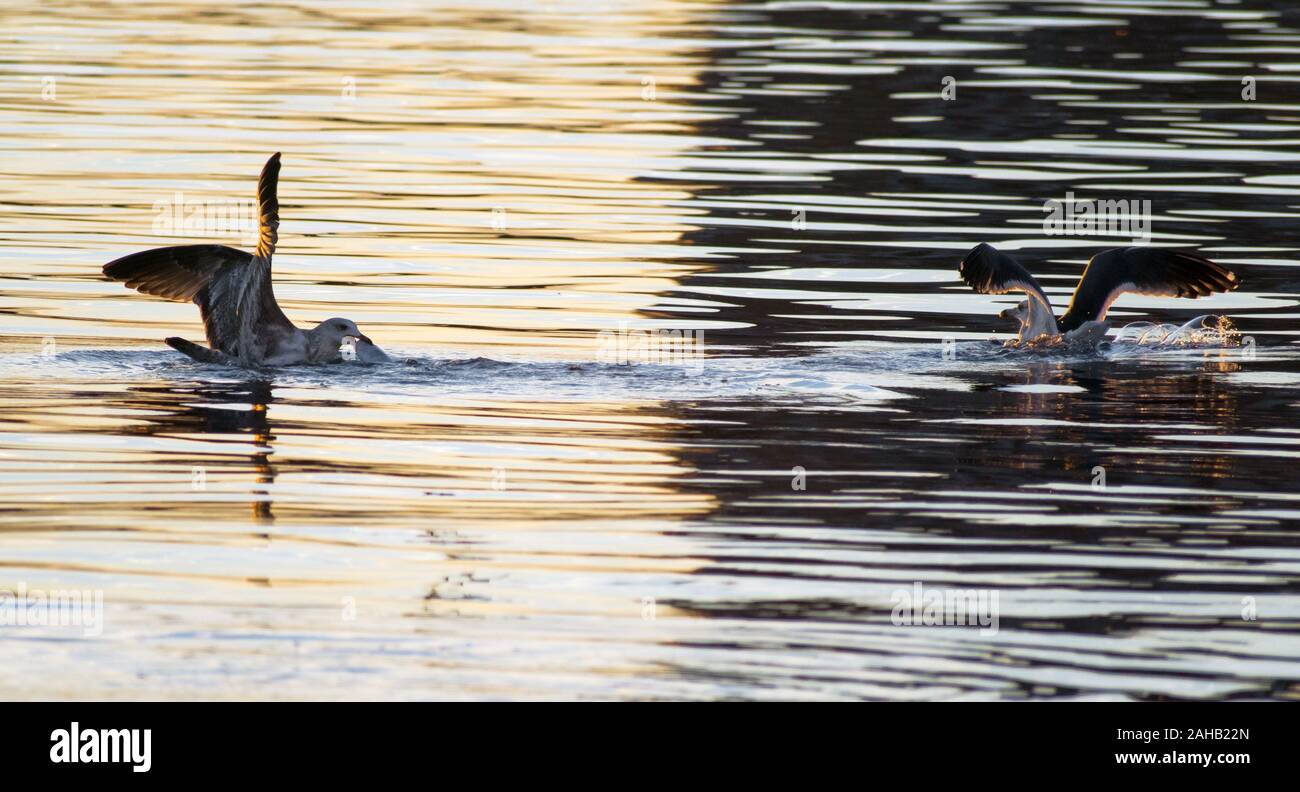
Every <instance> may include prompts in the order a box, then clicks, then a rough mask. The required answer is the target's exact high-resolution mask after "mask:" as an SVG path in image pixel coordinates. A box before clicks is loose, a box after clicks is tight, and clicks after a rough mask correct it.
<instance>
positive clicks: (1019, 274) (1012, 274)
mask: <svg viewBox="0 0 1300 792" xmlns="http://www.w3.org/2000/svg"><path fill="white" fill-rule="evenodd" d="M957 271H958V272H959V273H961V279H962V280H964V281H966V285H967V286H970V287H971V288H972V289H974V290H975V291H977V292H979V293H980V294H1007V293H1009V292H1013V291H1022V292H1024V293H1025V294H1028V295H1029V296H1030V298H1032V299H1035V300H1039V301H1040V302H1042V304H1043V307H1044V308H1046V309H1047V311H1048V313H1051V310H1052V303H1051V301H1050V300H1048V299H1047V294H1046V293H1045V292H1044V291H1043V287H1042V286H1039V285H1038V281H1037V280H1035V279H1034V276H1033V275H1031V274H1030V272H1029V270H1027V269H1025V268H1024V267H1022V266H1020V262H1018V261H1016V260H1015V259H1013V258H1011V257H1010V256H1008V255H1007V254H1006V253H1003V252H1001V251H1000V250H998V249H997V248H995V247H993V246H992V245H990V244H988V243H986V242H981V243H980V244H978V245H976V246H975V247H974V248H973V249H972V250H971V252H969V253H967V254H966V258H964V259H962V260H961V264H960V265H958V267H957Z"/></svg>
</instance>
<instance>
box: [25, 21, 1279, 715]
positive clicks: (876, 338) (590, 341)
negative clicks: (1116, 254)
mask: <svg viewBox="0 0 1300 792" xmlns="http://www.w3.org/2000/svg"><path fill="white" fill-rule="evenodd" d="M384 5H385V6H386V7H385V8H383V9H378V8H375V7H373V6H372V4H367V3H359V2H355V0H351V1H345V2H313V3H310V4H306V3H296V2H286V3H277V4H275V5H273V6H270V7H265V6H263V5H262V4H256V3H230V4H225V5H223V6H221V8H220V9H218V10H206V11H202V12H200V11H199V10H197V9H196V8H191V7H189V6H188V5H187V4H184V3H180V4H176V3H165V4H155V3H133V4H126V5H123V4H118V3H107V2H85V3H68V4H57V5H54V6H50V5H48V4H43V3H22V2H20V3H18V4H17V6H14V4H10V5H9V6H7V7H6V9H5V10H4V11H3V12H0V16H3V19H4V25H3V33H2V34H0V36H2V37H3V39H4V41H5V45H4V48H3V51H2V53H0V250H2V251H3V254H2V255H3V261H4V267H3V270H2V271H0V272H2V274H0V281H2V283H0V589H7V590H9V591H16V590H18V589H20V588H22V589H24V590H29V591H31V590H40V591H46V592H54V591H59V590H78V591H80V590H86V591H92V592H101V593H102V597H103V623H102V625H100V627H101V629H96V630H91V629H89V628H86V627H85V626H84V625H83V626H81V627H78V626H75V625H63V626H57V625H44V626H42V625H30V624H29V625H26V626H5V627H0V662H2V663H3V665H4V667H5V668H6V669H7V672H6V674H5V675H4V676H3V678H0V696H3V697H4V698H65V697H74V698H398V699H423V698H512V699H513V698H566V699H567V698H593V699H644V698H686V699H721V698H739V699H804V698H808V699H943V700H952V699H1027V698H1033V699H1047V698H1063V699H1243V698H1246V699H1252V698H1270V699H1296V698H1300V486H1297V485H1298V484H1300V473H1297V471H1296V468H1295V467H1293V466H1294V465H1296V464H1297V458H1298V457H1300V424H1298V423H1297V421H1296V415H1297V408H1298V407H1300V391H1298V388H1300V355H1298V354H1297V351H1298V348H1297V345H1296V342H1297V338H1296V335H1297V331H1298V330H1300V323H1298V322H1297V319H1298V318H1300V311H1298V310H1297V297H1296V295H1297V294H1300V223H1298V222H1297V218H1300V85H1298V84H1297V82H1298V81H1300V30H1298V29H1297V28H1298V26H1300V14H1298V13H1297V12H1296V11H1295V9H1294V8H1293V7H1292V6H1290V4H1286V3H1282V2H1276V3H1265V2H1254V1H1253V0H1246V1H1245V2H1239V3H1228V2H1211V1H1210V0H1157V1H1155V2H1143V3H1125V2H1120V1H1119V0H1116V1H1115V2H1098V3H1074V2H1067V3H1058V2H1043V3H1037V2H999V1H991V2H983V1H982V0H980V1H977V0H970V1H969V2H967V1H965V0H956V1H954V2H941V1H939V0H932V1H929V2H925V1H918V2H888V3H886V2H855V1H854V0H847V1H845V2H800V1H798V0H794V1H789V2H783V1H777V2H740V3H721V2H675V1H673V0H664V1H661V2H657V1H656V0H646V1H645V2H634V1H633V0H621V1H620V0H616V1H613V2H602V1H601V0H596V1H595V2H593V1H592V0H584V1H583V2H576V1H572V2H570V1H565V0H561V1H560V2H541V3H538V2H525V1H524V0H486V1H485V2H468V0H462V1H461V2H447V3H434V4H432V6H431V7H430V6H429V5H427V4H425V3H416V2H409V3H408V2H400V1H399V2H396V3H386V4H384ZM949 77H951V78H953V79H952V80H951V81H946V80H945V78H949ZM1243 78H1250V79H1249V80H1246V81H1245V83H1244V84H1243ZM945 85H947V86H948V89H949V95H950V96H951V98H950V99H944V98H943V96H942V94H941V92H942V91H944V89H945ZM1250 90H1253V91H1254V92H1255V94H1254V98H1253V99H1249V98H1243V92H1248V91H1250ZM275 151H281V152H283V163H284V164H283V171H282V174H281V182H280V201H281V218H282V224H281V227H280V245H279V248H278V250H277V254H276V258H275V263H274V267H275V278H276V291H277V294H278V296H279V299H280V302H281V304H282V305H283V306H284V308H285V311H286V313H287V314H288V315H289V316H290V317H291V318H292V319H294V320H295V321H298V322H299V323H300V324H308V323H314V322H316V321H319V320H321V319H324V318H326V317H330V316H344V317H348V318H351V319H354V320H355V321H356V322H357V324H358V325H359V326H360V327H361V328H362V330H363V331H365V332H366V333H367V334H369V335H370V336H371V337H372V338H374V339H375V341H376V342H377V343H379V344H380V345H382V346H383V347H384V348H385V349H387V350H388V351H389V352H390V354H392V355H393V356H394V357H396V358H398V359H399V360H398V362H396V363H393V364H389V365H379V366H365V365H360V364H357V363H344V364H339V365H335V366H326V367H319V368H297V369H283V370H277V371H264V372H255V373H248V372H240V371H236V370H232V369H226V368H222V367H217V366H204V365H199V364H196V363H192V362H190V361H188V360H187V359H184V358H182V357H181V356H180V355H179V354H177V353H175V352H173V351H172V350H170V349H168V348H166V347H165V346H164V345H163V344H162V339H163V338H164V337H166V336H170V335H182V336H185V337H187V338H191V339H194V340H201V339H202V330H201V327H200V325H199V321H198V311H197V310H196V309H195V307H194V306H193V305H189V304H179V303H167V302H163V301H160V300H157V299H154V298H149V297H145V296H143V295H140V294H138V293H135V292H133V291H131V290H128V289H124V288H123V287H122V285H121V284H118V283H112V282H109V281H107V280H106V279H104V278H103V277H102V276H101V274H100V267H101V266H102V265H103V264H104V263H105V262H107V261H109V260H111V259H114V258H117V257H119V256H121V255H124V254H126V253H129V252H132V251H135V250H140V249H144V248H149V247H158V246H161V245H166V244H180V243H183V242H186V241H209V242H218V243H222V244H231V245H237V246H244V247H246V248H247V247H249V245H247V244H246V243H247V240H246V239H241V238H239V236H238V235H232V234H227V235H225V236H222V235H220V234H217V235H212V234H200V235H197V236H196V235H194V234H186V233H184V229H183V228H182V229H179V230H177V229H173V231H176V235H175V236H165V233H166V231H167V229H166V228H163V229H162V230H161V233H160V228H159V226H158V220H159V218H160V217H166V216H168V215H167V212H170V211H172V209H169V208H168V207H172V208H175V207H177V206H186V205H188V204H190V203H193V202H199V203H201V204H203V205H209V204H211V205H216V204H220V203H221V202H230V201H235V200H244V201H247V200H249V199H251V198H252V197H253V188H254V184H255V180H256V176H257V173H258V171H259V169H260V168H261V166H262V163H263V162H264V161H265V159H266V157H267V156H269V155H270V154H271V153H273V152H275ZM1069 192H1073V193H1074V194H1075V195H1076V196H1077V197H1079V198H1097V199H1116V200H1119V199H1123V200H1150V201H1151V207H1152V208H1151V213H1152V224H1151V242H1152V244H1161V245H1179V246H1185V247H1186V248H1188V249H1194V250H1198V251H1200V252H1201V253H1202V254H1203V255H1206V256H1209V257H1211V258H1213V259H1215V260H1216V261H1219V262H1221V263H1223V264H1225V265H1227V266H1230V267H1232V268H1233V269H1235V270H1236V271H1237V272H1238V273H1239V274H1240V275H1241V277H1242V279H1243V282H1244V283H1243V286H1242V288H1241V289H1239V290H1238V291H1235V292H1232V293H1230V294H1227V295H1217V296H1214V297H1212V298H1209V299H1207V300H1201V301H1197V302H1191V301H1187V300H1175V299H1165V298H1151V297H1142V296H1137V295H1126V296H1124V297H1122V298H1120V300H1119V302H1118V303H1117V304H1116V305H1115V307H1114V309H1113V310H1112V312H1111V319H1112V323H1113V324H1114V326H1115V327H1116V328H1119V327H1121V326H1124V325H1127V324H1130V323H1138V322H1157V323H1175V324H1180V323H1182V322H1185V321H1187V320H1190V319H1192V318H1193V317H1195V316H1198V315H1200V314H1212V315H1226V316H1229V317H1231V320H1232V322H1233V323H1234V324H1235V327H1236V329H1237V331H1239V335H1237V334H1229V335H1228V336H1226V337H1225V338H1223V339H1211V340H1209V341H1205V342H1203V343H1195V344H1187V345H1180V346H1172V345H1157V344H1153V343H1149V342H1148V343H1140V344H1139V343H1119V342H1117V343H1114V344H1113V345H1109V346H1108V348H1103V349H1101V350H1097V351H1086V350H1085V351H1047V352H1040V351H1024V350H1018V351H1008V350H1004V349H1002V348H1001V347H1000V346H999V345H998V344H997V343H994V342H993V341H991V340H990V339H996V340H997V341H1001V340H1004V339H1006V338H1009V337H1010V335H1009V331H1010V330H1011V329H1012V328H1010V327H1009V326H1008V325H1007V323H1006V322H1005V321H1004V320H1000V319H998V317H997V313H998V311H1000V310H1001V309H1003V308H1006V307H1008V306H1009V305H1011V304H1013V303H1014V302H1016V300H1017V299H1018V298H1016V297H1011V296H1006V297H994V296H984V295H979V294H975V293H974V292H972V291H971V290H970V289H969V288H967V287H966V286H965V285H964V284H963V283H962V282H961V281H960V279H959V278H958V275H957V262H958V261H959V260H960V259H961V257H962V255H963V254H964V252H965V251H966V250H968V249H969V248H970V247H972V246H973V245H974V244H976V243H977V242H980V241H987V242H990V243H992V244H994V245H996V246H998V247H999V248H1001V249H1004V250H1008V251H1011V252H1013V253H1015V254H1016V255H1018V256H1019V257H1020V258H1021V259H1022V260H1024V261H1025V262H1026V263H1027V264H1028V265H1029V266H1030V268H1031V269H1033V270H1034V272H1035V273H1036V274H1038V276H1039V277H1040V279H1041V280H1042V282H1043V284H1044V286H1045V288H1046V290H1047V291H1048V293H1049V294H1050V295H1051V297H1052V299H1053V301H1054V302H1056V304H1057V306H1058V309H1061V308H1063V307H1064V305H1065V304H1066V302H1068V299H1069V294H1070V291H1071V290H1072V288H1073V284H1074V283H1075V281H1076V280H1077V278H1078V276H1079V273H1080V272H1081V271H1082V268H1083V265H1084V263H1085V262H1086V260H1087V259H1088V257H1089V256H1091V255H1092V254H1094V253H1096V252H1098V251H1099V250H1101V249H1104V248H1106V247H1114V246H1117V245H1122V244H1128V243H1129V241H1128V240H1126V239H1124V238H1122V237H1114V238H1106V237H1095V236H1094V237H1088V238H1079V237H1061V236H1049V235H1047V234H1045V233H1044V231H1043V228H1042V221H1043V217H1044V212H1043V205H1044V201H1046V200H1048V199H1058V200H1060V199H1063V198H1064V197H1065V196H1066V194H1067V193H1069ZM178 193H179V194H180V196H178ZM673 329H675V330H679V331H683V333H684V335H685V337H686V338H688V339H691V340H692V341H694V342H696V343H692V344H690V345H689V346H686V347H684V348H683V353H682V354H680V355H675V356H673V357H672V359H669V360H660V361H652V362H650V363H645V362H642V361H641V360H639V359H637V360H634V362H633V363H632V364H630V365H619V364H618V362H617V360H615V361H613V362H611V360H610V356H609V352H610V349H611V344H612V345H613V348H618V347H619V345H626V344H635V343H636V342H637V339H643V338H644V336H642V335H640V331H642V330H673ZM634 357H635V355H634ZM918 584H920V585H921V586H923V587H924V589H927V590H929V591H932V592H933V591H939V592H944V591H952V590H963V591H965V590H971V591H977V592H980V593H981V594H983V595H988V596H990V597H991V596H996V614H997V616H998V620H997V629H996V630H990V629H979V628H978V627H972V626H932V625H925V624H917V623H911V624H897V623H896V622H897V621H899V619H897V618H896V615H897V614H895V613H894V611H895V606H896V605H898V603H899V602H900V601H901V600H900V599H899V598H900V592H901V594H903V595H910V594H912V593H913V592H915V591H916V590H917V589H916V586H917V585H918ZM38 610H39V609H38Z"/></svg>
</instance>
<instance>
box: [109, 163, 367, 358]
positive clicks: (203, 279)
mask: <svg viewBox="0 0 1300 792" xmlns="http://www.w3.org/2000/svg"><path fill="white" fill-rule="evenodd" d="M279 176H280V154H279V153H278V152H277V153H275V154H273V155H272V156H271V158H270V159H269V160H267V161H266V166H265V167H263V168H262V175H261V176H260V177H259V178H258V180H257V214H258V218H257V226H258V227H257V250H256V251H255V252H254V253H248V252H246V251H243V250H238V249H236V248H232V247H226V246H225V245H178V246H175V247H164V248H155V249H153V250H145V251H141V252H139V253H132V254H131V255H129V256H124V257H122V258H120V259H118V260H116V261H113V262H110V263H108V264H105V265H104V274H105V275H107V276H108V277H110V278H112V279H113V280H119V281H123V282H124V283H125V284H126V286H127V287H128V288H132V289H137V290H139V291H140V292H142V293H143V294H149V295H152V296H154V297H162V298H165V299H168V300H178V301H181V302H189V301H193V302H194V303H195V304H196V305H198V306H199V313H200V315H201V316H202V317H203V329H204V331H205V332H206V334H207V337H208V345H209V346H208V347H203V346H200V345H198V344H195V343H194V342H192V341H187V340H185V339H183V338H168V339H167V344H168V346H170V347H172V348H173V349H175V350H177V351H179V352H184V353H185V354H186V355H189V356H190V357H192V358H194V359H195V360H198V361H202V362H204V363H226V364H229V365H236V366H244V367H247V368H252V367H258V366H293V365H298V364H302V363H330V362H334V361H336V360H339V359H341V355H340V353H339V348H340V347H341V346H342V344H343V342H344V341H345V340H346V339H348V338H352V339H355V342H356V344H357V345H358V346H360V345H362V344H364V345H365V347H366V348H367V350H368V352H369V355H368V357H369V358H370V359H373V360H382V359H386V357H387V356H385V355H384V354H383V351H382V350H380V349H379V348H378V347H377V346H375V345H374V344H373V342H371V340H370V339H369V338H367V337H366V336H365V335H363V334H362V333H361V331H360V330H358V329H357V326H356V324H355V323H354V322H353V321H352V320H350V319H339V318H335V319H326V320H325V321H323V322H321V323H320V324H318V325H316V326H315V327H313V328H311V329H310V330H302V329H300V328H298V327H296V326H295V325H294V324H293V322H291V321H289V318H288V317H287V316H285V315H284V311H282V310H280V304H279V303H277V302H276V301H275V293H274V291H272V289H271V254H272V253H274V252H275V243H276V241H277V239H278V236H277V234H276V231H277V229H279V227H280V204H279V201H278V199H277V198H276V183H277V181H278V180H279Z"/></svg>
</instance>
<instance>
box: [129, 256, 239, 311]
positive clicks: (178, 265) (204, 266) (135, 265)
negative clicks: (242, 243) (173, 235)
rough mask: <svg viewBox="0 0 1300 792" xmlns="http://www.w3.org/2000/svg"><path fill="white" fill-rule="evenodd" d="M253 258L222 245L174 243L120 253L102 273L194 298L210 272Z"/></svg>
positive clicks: (155, 291)
mask: <svg viewBox="0 0 1300 792" xmlns="http://www.w3.org/2000/svg"><path fill="white" fill-rule="evenodd" d="M252 258H253V257H252V256H251V255H249V254H248V253H245V252H244V251H242V250H237V249H235V248H232V247H226V246H225V245H177V246H176V247H165V248H154V249H153V250H144V251H141V252H139V253H132V254H131V255H129V256H123V257H122V258H120V259H117V260H116V261H110V262H109V263H107V264H105V265H104V274H105V275H107V276H108V277H110V278H112V279H113V280H120V281H123V282H125V284H126V285H127V287H128V288H132V289H137V290H139V291H140V292H142V293H144V294H149V295H152V296H154V297H162V298H164V299H168V300H178V301H180V302H188V301H190V300H193V299H194V297H195V295H197V294H198V293H199V292H200V291H201V290H202V289H203V287H204V286H206V285H207V284H208V281H209V280H210V279H211V278H212V276H213V275H215V274H216V273H218V272H220V271H222V270H223V269H224V268H227V267H240V266H243V265H245V264H247V263H248V261H249V260H250V259H252Z"/></svg>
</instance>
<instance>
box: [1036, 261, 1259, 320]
mask: <svg viewBox="0 0 1300 792" xmlns="http://www.w3.org/2000/svg"><path fill="white" fill-rule="evenodd" d="M1239 285H1241V281H1240V279H1238V277H1237V275H1236V273H1234V272H1232V271H1231V270H1229V269H1227V268H1226V267H1223V266H1221V265H1219V264H1215V263H1214V262H1213V261H1210V260H1209V259H1207V258H1202V257H1201V256H1197V255H1195V254H1193V253H1185V252H1183V251H1179V250H1169V249H1168V248H1152V247H1129V248H1115V249H1113V250H1106V251H1103V252H1101V253H1098V254H1097V255H1095V256H1093V257H1092V259H1091V260H1090V261H1089V262H1088V267H1087V269H1085V270H1084V271H1083V277H1082V278H1080V279H1079V285H1078V286H1076V287H1075V289H1074V297H1072V298H1071V299H1070V307H1069V308H1067V309H1066V311H1065V315H1064V316H1062V317H1061V332H1068V331H1070V330H1072V329H1074V328H1075V327H1078V326H1079V325H1081V324H1083V323H1084V322H1088V321H1102V320H1104V319H1105V318H1106V311H1107V310H1109V308H1110V305H1111V303H1113V302H1115V299H1116V298H1117V297H1119V296H1120V295H1121V294H1124V293H1125V292H1135V293H1137V294H1150V295H1154V296H1157V297H1191V298H1193V299H1195V298H1197V297H1205V296H1207V295H1210V294H1214V293H1215V292H1226V291H1232V290H1233V289H1235V288H1237V287H1238V286H1239Z"/></svg>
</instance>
